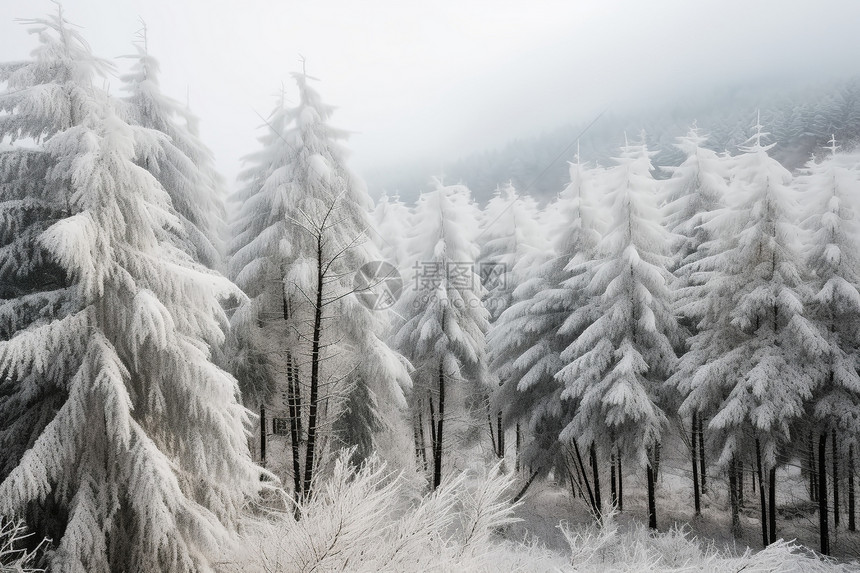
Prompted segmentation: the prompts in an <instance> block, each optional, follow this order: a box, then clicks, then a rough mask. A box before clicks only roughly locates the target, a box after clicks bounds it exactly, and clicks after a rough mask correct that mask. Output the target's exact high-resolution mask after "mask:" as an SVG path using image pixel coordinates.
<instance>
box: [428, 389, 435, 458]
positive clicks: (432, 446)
mask: <svg viewBox="0 0 860 573" xmlns="http://www.w3.org/2000/svg"><path fill="white" fill-rule="evenodd" d="M427 403H428V404H429V405H430V450H431V452H432V453H433V455H434V456H435V455H436V408H435V407H434V406H433V394H432V393H431V392H428V393H427ZM433 459H434V460H435V459H436V458H435V457H434V458H433Z"/></svg>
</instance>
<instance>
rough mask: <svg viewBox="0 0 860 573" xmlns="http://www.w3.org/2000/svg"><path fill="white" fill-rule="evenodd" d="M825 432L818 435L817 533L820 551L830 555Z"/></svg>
mask: <svg viewBox="0 0 860 573" xmlns="http://www.w3.org/2000/svg"><path fill="white" fill-rule="evenodd" d="M826 452H827V432H821V435H820V436H819V437H818V533H819V535H820V537H821V553H822V554H824V555H830V533H829V532H828V530H827V528H828V526H829V520H828V519H827V463H826V460H825V459H824V458H825V454H826Z"/></svg>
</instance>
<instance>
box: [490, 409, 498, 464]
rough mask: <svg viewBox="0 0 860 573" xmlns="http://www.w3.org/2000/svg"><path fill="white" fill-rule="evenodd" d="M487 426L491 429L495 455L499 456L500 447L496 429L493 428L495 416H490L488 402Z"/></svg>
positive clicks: (491, 442)
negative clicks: (497, 441)
mask: <svg viewBox="0 0 860 573" xmlns="http://www.w3.org/2000/svg"><path fill="white" fill-rule="evenodd" d="M487 427H488V428H489V429H490V445H491V446H492V448H493V455H494V456H496V457H499V447H498V446H497V445H496V431H495V430H494V429H493V418H492V416H490V403H489V401H488V402H487Z"/></svg>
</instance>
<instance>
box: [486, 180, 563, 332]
mask: <svg viewBox="0 0 860 573" xmlns="http://www.w3.org/2000/svg"><path fill="white" fill-rule="evenodd" d="M537 215H538V205H537V201H535V200H534V198H533V197H530V196H528V195H526V196H520V195H519V194H518V193H517V190H516V189H515V188H514V187H513V185H511V184H508V185H506V186H505V187H503V188H500V189H498V190H497V192H496V194H495V195H494V196H493V198H492V199H490V201H489V202H488V203H487V206H486V208H485V209H484V211H483V213H482V219H481V233H480V236H479V237H478V241H479V243H480V246H481V254H480V258H479V260H478V270H479V271H480V272H479V276H480V278H481V281H482V283H483V285H484V288H485V289H486V290H487V294H486V295H485V297H484V306H485V307H486V308H487V310H489V311H490V322H494V321H495V320H496V319H498V317H499V315H501V314H502V312H504V311H505V309H507V308H508V306H510V303H511V296H512V293H513V291H514V289H516V288H517V285H518V282H517V280H518V279H525V278H527V276H526V275H525V274H523V273H522V272H521V273H515V272H514V268H515V267H516V266H517V265H519V266H520V268H531V267H533V266H534V265H535V261H537V260H541V259H542V258H543V257H545V253H546V252H547V251H548V250H549V244H548V241H547V238H546V234H545V232H544V230H543V229H542V228H541V227H540V224H539V223H538V220H537Z"/></svg>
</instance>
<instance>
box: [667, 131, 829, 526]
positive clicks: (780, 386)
mask: <svg viewBox="0 0 860 573" xmlns="http://www.w3.org/2000/svg"><path fill="white" fill-rule="evenodd" d="M754 129H755V132H754V134H753V136H752V137H751V138H750V139H749V140H748V142H747V146H745V147H743V148H741V151H742V153H741V154H740V155H739V156H737V157H736V158H735V160H734V161H735V166H734V169H733V172H732V182H731V189H730V199H729V201H730V207H729V208H727V209H725V210H723V211H721V212H719V213H718V214H717V215H716V216H715V217H713V218H711V220H710V221H708V222H706V223H705V224H704V226H705V230H706V231H708V232H710V233H711V234H712V236H713V237H715V239H714V240H712V241H711V242H709V243H705V244H704V245H703V246H702V250H703V252H704V253H705V255H706V256H705V257H704V258H702V259H701V260H700V261H698V263H697V265H698V266H697V269H698V271H697V272H694V273H693V274H692V280H693V281H694V282H696V283H702V280H701V278H702V277H704V278H706V279H707V284H700V286H695V285H694V286H693V287H690V288H691V289H693V290H697V291H698V295H697V296H691V297H690V298H689V300H690V302H689V304H688V305H686V306H685V307H684V309H682V311H683V312H684V313H685V314H687V313H689V314H690V315H691V316H696V317H700V319H699V323H698V332H697V333H696V334H695V335H694V336H693V337H692V338H690V340H689V350H688V352H687V353H686V354H685V355H684V356H683V357H682V358H681V362H680V366H679V369H678V372H677V374H676V376H675V378H673V380H672V383H673V384H674V385H675V386H676V387H677V388H679V389H680V390H681V392H682V393H683V394H685V395H686V398H685V399H684V402H683V404H682V405H681V408H680V413H681V415H683V416H689V415H691V414H692V412H694V411H695V412H700V413H701V414H702V415H703V416H710V415H712V416H713V417H712V418H711V420H710V422H709V423H708V426H707V428H708V430H709V431H710V432H711V433H712V435H713V440H714V441H715V442H716V444H717V446H718V448H719V449H720V456H719V460H718V463H719V465H720V466H721V467H722V468H727V469H729V474H730V475H729V478H730V481H732V482H733V481H734V478H733V477H732V475H733V474H736V469H737V466H736V464H737V463H738V462H740V461H741V460H742V458H743V456H744V455H750V456H753V455H754V456H755V457H754V459H755V462H756V467H757V468H761V469H760V470H759V478H760V479H761V478H764V477H765V474H766V473H769V478H770V479H769V481H770V493H771V497H770V505H771V507H770V512H769V513H770V518H771V524H770V529H769V530H768V531H765V526H766V524H767V522H768V519H766V517H767V516H765V515H763V516H762V517H763V519H762V528H763V539H764V541H765V542H766V543H769V542H770V540H772V539H771V538H773V537H774V535H775V524H773V522H772V519H773V517H774V516H775V508H773V500H774V497H773V495H774V494H773V487H774V486H775V470H776V464H777V450H778V448H779V447H780V445H781V444H786V443H789V442H790V440H791V431H790V429H791V425H792V423H794V422H795V421H796V420H797V419H798V417H799V416H801V415H802V414H803V412H804V405H805V403H806V401H807V400H808V399H809V398H810V397H811V392H812V388H813V384H814V379H813V376H812V375H811V372H810V369H809V366H808V365H809V364H810V363H814V360H812V361H810V360H809V358H810V357H811V356H812V357H815V356H819V355H820V354H821V352H822V350H823V344H824V343H823V340H822V339H821V337H820V336H819V335H818V334H817V333H816V330H815V328H814V327H813V325H811V324H810V323H809V322H808V320H807V319H806V318H805V317H804V315H803V306H804V300H805V299H806V297H807V293H806V287H805V283H804V272H805V271H804V269H803V264H802V263H803V261H802V256H801V252H800V250H799V248H800V246H799V241H798V238H799V236H800V231H799V228H798V226H797V225H796V221H797V220H798V217H797V198H796V196H795V192H794V191H793V190H792V189H791V188H790V187H789V183H790V182H791V174H790V173H789V172H788V171H787V170H786V169H785V168H784V167H782V166H781V165H780V164H779V163H778V162H777V161H776V160H774V159H772V158H771V157H770V156H769V155H768V150H769V149H771V148H772V147H773V145H774V144H771V145H767V146H765V145H763V144H762V138H764V137H765V136H766V135H767V134H766V133H764V132H763V131H762V126H761V125H760V123H758V122H756V125H755V126H754ZM698 273H704V274H703V275H701V276H697V275H698ZM751 438H752V439H751ZM749 445H752V446H754V448H753V449H754V451H751V449H750V447H749ZM759 462H760V463H759ZM762 483H764V482H762ZM732 491H734V489H732ZM732 499H733V506H734V508H733V513H735V516H736V515H737V513H736V512H737V500H736V498H735V495H734V494H733V495H732ZM762 511H763V513H764V511H765V507H764V505H763V507H762ZM733 521H734V527H735V528H736V527H737V526H738V524H739V522H738V521H736V520H733Z"/></svg>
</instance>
